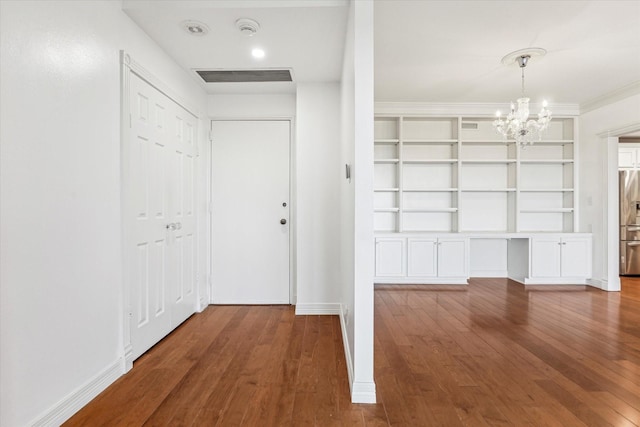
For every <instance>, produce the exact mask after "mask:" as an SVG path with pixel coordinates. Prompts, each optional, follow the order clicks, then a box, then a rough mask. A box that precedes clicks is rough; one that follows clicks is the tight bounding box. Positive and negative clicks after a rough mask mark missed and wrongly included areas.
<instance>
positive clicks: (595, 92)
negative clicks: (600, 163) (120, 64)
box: [123, 0, 640, 105]
mask: <svg viewBox="0 0 640 427" xmlns="http://www.w3.org/2000/svg"><path fill="white" fill-rule="evenodd" d="M374 7H375V18H374V19H375V21H374V32H375V35H374V40H375V99H376V101H417V102H436V103H441V102H443V103H444V102H482V103H493V102H506V101H508V100H511V99H515V98H516V97H517V96H518V95H519V92H520V70H519V69H518V67H517V65H511V66H505V65H503V64H502V63H501V59H502V57H503V56H504V55H506V54H508V53H510V52H512V51H515V50H519V49H523V48H528V47H541V48H544V49H546V50H547V54H546V55H545V56H543V57H538V58H533V59H532V60H531V62H530V64H529V65H528V66H527V68H526V72H525V76H526V89H527V93H528V94H529V95H530V97H531V98H532V101H534V102H535V101H536V100H538V99H542V98H544V99H547V100H548V101H549V102H550V103H551V104H552V105H553V104H554V103H556V104H559V103H563V104H567V103H569V104H584V103H588V102H593V101H594V100H596V99H598V98H599V97H602V96H604V95H608V94H610V93H613V92H615V91H619V90H621V89H627V90H634V91H636V92H637V91H638V90H640V0H627V1H614V0H610V1H577V0H570V1H543V0H536V1H512V0H507V1H483V0H476V1H473V0H467V1H454V0H445V1H432V0H408V1H405V0H374ZM123 10H124V11H125V12H126V13H127V14H128V15H129V16H130V17H131V18H132V19H133V20H134V21H135V22H136V23H137V24H138V25H139V26H140V27H141V28H142V29H143V30H144V31H146V32H147V33H148V34H149V35H150V36H151V38H153V39H154V40H155V41H156V42H157V43H158V44H159V45H160V46H161V47H162V48H163V49H164V50H165V51H166V52H167V53H168V54H169V55H170V56H172V57H173V58H174V59H175V60H176V62H178V63H179V64H180V65H182V66H183V67H185V68H186V69H188V70H194V69H253V68H290V69H292V72H293V76H294V83H250V84H247V83H210V84H208V85H205V84H204V83H202V85H203V87H205V88H206V90H207V91H208V92H209V93H247V92H259V93H265V92H266V93H279V92H293V91H294V90H295V82H322V81H339V79H340V73H341V64H342V57H343V51H344V37H345V32H346V31H345V29H346V24H347V15H348V1H347V0H280V1H269V0H263V1H259V0H253V1H243V0H235V1H226V0H213V1H204V0H203V1H189V0H182V1H176V0H165V1H158V2H153V1H147V0H124V1H123ZM238 18H252V19H255V20H256V21H258V22H259V23H260V27H261V28H260V30H259V31H258V33H256V34H255V35H254V36H252V37H246V36H244V35H242V34H241V33H240V31H239V30H238V29H237V28H236V27H235V21H236V20H237V19H238ZM188 19H195V20H198V21H201V22H203V23H205V24H207V25H208V26H209V28H210V29H211V31H210V33H209V34H207V35H206V36H192V35H189V34H188V33H187V32H186V31H184V30H183V28H182V27H181V25H180V23H181V22H183V21H185V20H188ZM256 46H259V47H262V48H263V49H264V50H265V51H266V56H265V58H263V59H262V60H255V59H253V58H252V57H251V55H250V50H251V48H253V47H256ZM192 74H193V75H194V79H197V78H198V77H197V76H196V74H195V72H192Z"/></svg>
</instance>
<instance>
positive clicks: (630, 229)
mask: <svg viewBox="0 0 640 427" xmlns="http://www.w3.org/2000/svg"><path fill="white" fill-rule="evenodd" d="M627 231H640V226H638V225H633V226H630V225H627Z"/></svg>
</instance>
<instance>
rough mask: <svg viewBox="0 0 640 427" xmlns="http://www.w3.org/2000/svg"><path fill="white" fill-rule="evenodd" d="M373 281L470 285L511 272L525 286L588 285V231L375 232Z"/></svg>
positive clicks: (511, 277)
mask: <svg viewBox="0 0 640 427" xmlns="http://www.w3.org/2000/svg"><path fill="white" fill-rule="evenodd" d="M375 248H376V249H375V283H413V284H467V283H468V279H469V277H508V278H510V279H513V280H516V281H518V282H520V283H523V284H525V285H547V284H549V285H550V284H575V285H583V284H586V282H587V279H589V278H591V253H592V243H591V234H590V233H428V232H415V233H391V232H389V233H384V232H383V233H376V237H375Z"/></svg>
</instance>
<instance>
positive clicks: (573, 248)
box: [560, 237, 591, 277]
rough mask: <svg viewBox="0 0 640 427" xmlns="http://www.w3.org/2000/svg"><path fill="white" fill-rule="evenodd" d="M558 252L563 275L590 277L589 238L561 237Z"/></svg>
mask: <svg viewBox="0 0 640 427" xmlns="http://www.w3.org/2000/svg"><path fill="white" fill-rule="evenodd" d="M561 246H562V251H561V254H560V262H561V271H562V276H563V277H591V239H589V238H580V237H575V238H573V237H570V238H564V239H562V245H561Z"/></svg>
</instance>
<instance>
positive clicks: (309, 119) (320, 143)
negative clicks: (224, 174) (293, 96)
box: [296, 83, 345, 313]
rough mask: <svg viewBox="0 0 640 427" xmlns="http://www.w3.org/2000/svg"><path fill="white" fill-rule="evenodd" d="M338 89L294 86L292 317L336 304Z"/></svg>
mask: <svg viewBox="0 0 640 427" xmlns="http://www.w3.org/2000/svg"><path fill="white" fill-rule="evenodd" d="M340 150H341V148H340V86H339V84H337V83H316V84H310V83H305V84H298V90H297V113H296V186H297V189H296V218H297V219H296V228H297V280H296V282H297V301H296V312H298V313H312V312H314V311H317V312H323V310H324V312H327V311H330V310H331V308H332V307H333V306H337V304H339V302H340V287H339V273H338V269H339V265H340V210H339V209H338V207H339V203H340V197H339V195H340V191H339V188H340V183H341V180H344V177H345V175H344V164H342V163H341V156H340Z"/></svg>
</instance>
